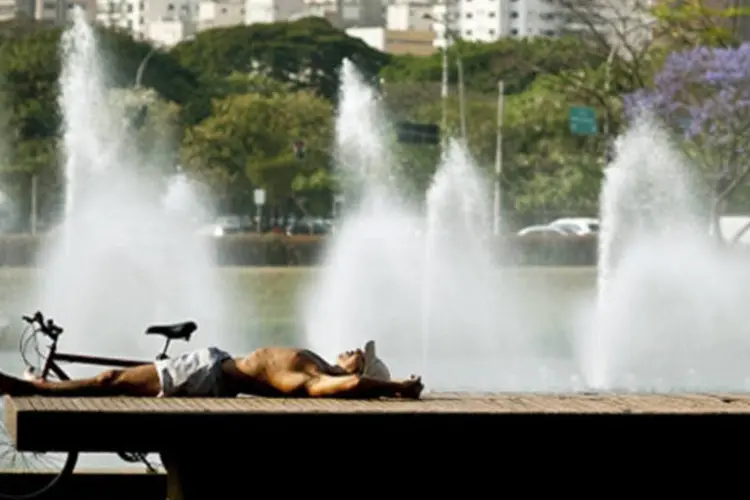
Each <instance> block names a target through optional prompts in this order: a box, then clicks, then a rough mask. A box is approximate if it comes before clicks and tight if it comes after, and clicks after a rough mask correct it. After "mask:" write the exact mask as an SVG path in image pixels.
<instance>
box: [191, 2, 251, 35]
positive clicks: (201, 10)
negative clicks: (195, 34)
mask: <svg viewBox="0 0 750 500" xmlns="http://www.w3.org/2000/svg"><path fill="white" fill-rule="evenodd" d="M244 23H245V0H216V1H203V2H201V3H200V4H198V21H197V23H196V28H197V30H198V31H203V30H207V29H212V28H223V27H226V26H236V25H238V24H244Z"/></svg>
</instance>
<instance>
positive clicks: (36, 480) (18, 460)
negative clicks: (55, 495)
mask: <svg viewBox="0 0 750 500" xmlns="http://www.w3.org/2000/svg"><path fill="white" fill-rule="evenodd" d="M4 412H5V408H4V405H3V403H2V402H1V401H0V415H3V414H4ZM4 420H5V419H4V418H0V499H2V500H6V499H7V500H26V499H31V498H36V497H38V496H40V495H42V494H44V493H46V492H47V491H49V490H50V489H51V488H53V487H54V486H55V485H56V484H58V482H59V481H60V480H61V479H62V478H64V477H66V476H68V475H70V474H71V473H72V472H73V470H74V469H75V467H76V463H77V462H78V452H68V453H65V452H63V453H34V452H20V451H18V450H16V449H15V447H14V446H13V442H12V441H11V437H10V434H9V433H8V430H7V429H6V427H5V423H4ZM3 476H5V477H3Z"/></svg>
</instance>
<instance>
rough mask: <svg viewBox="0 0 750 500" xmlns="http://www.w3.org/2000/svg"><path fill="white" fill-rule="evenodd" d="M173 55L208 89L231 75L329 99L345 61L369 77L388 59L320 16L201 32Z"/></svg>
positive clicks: (178, 46)
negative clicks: (269, 80)
mask: <svg viewBox="0 0 750 500" xmlns="http://www.w3.org/2000/svg"><path fill="white" fill-rule="evenodd" d="M172 54H173V55H174V56H176V57H177V58H178V59H179V61H180V62H181V63H182V64H183V65H184V66H185V67H186V68H189V69H190V70H191V71H193V72H195V73H196V74H198V75H200V77H201V79H202V80H203V82H204V83H205V84H206V85H211V84H214V83H215V82H217V81H219V80H222V79H224V78H225V77H227V76H229V75H231V74H232V73H235V72H239V73H243V74H261V75H264V76H268V77H271V78H273V79H275V80H278V81H280V82H288V83H290V84H292V85H293V86H294V88H295V89H310V90H313V91H314V92H315V93H316V94H318V95H320V96H324V97H326V98H328V99H332V100H334V99H335V98H336V96H337V92H338V86H339V78H338V69H339V67H340V65H341V62H342V60H343V59H345V58H346V59H350V60H351V61H352V62H353V63H355V64H356V65H357V67H358V69H360V71H362V72H363V73H364V74H365V75H368V76H371V77H374V76H375V75H377V73H378V71H379V70H380V68H381V67H382V66H383V65H385V64H386V63H387V62H388V60H389V56H388V55H387V54H385V53H382V52H379V51H377V50H375V49H373V48H371V47H369V46H368V45H367V44H366V43H364V42H363V41H362V40H360V39H358V38H353V37H350V36H348V35H347V34H346V32H344V31H341V30H338V29H336V28H334V27H333V26H332V25H331V24H330V23H329V22H328V21H327V20H325V19H322V18H318V17H310V18H305V19H300V20H297V21H293V22H278V23H269V24H265V23H259V24H252V25H249V26H232V27H228V28H216V29H211V30H207V31H203V32H201V33H199V34H198V35H197V36H196V37H195V39H193V40H189V41H185V42H182V43H180V44H178V45H177V46H175V48H174V49H173V50H172Z"/></svg>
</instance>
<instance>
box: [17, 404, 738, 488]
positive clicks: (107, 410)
mask: <svg viewBox="0 0 750 500" xmlns="http://www.w3.org/2000/svg"><path fill="white" fill-rule="evenodd" d="M5 407H6V415H5V418H6V426H7V428H8V430H9V432H10V433H11V437H12V438H13V440H14V444H15V446H16V448H17V449H18V450H21V451H71V450H77V451H80V452H116V451H131V452H136V451H139V452H157V453H160V454H161V455H162V459H163V463H164V465H165V467H166V469H167V492H168V493H167V495H168V498H169V499H170V500H191V499H194V498H201V499H205V498H209V499H211V498H216V499H217V500H219V499H220V498H221V496H222V495H227V496H236V495H237V492H238V491H243V490H242V488H243V487H244V488H246V487H247V486H248V484H254V483H255V482H257V481H258V480H262V479H264V478H269V477H271V474H272V473H278V472H279V471H281V472H283V473H285V474H291V475H292V476H293V478H295V480H297V481H299V480H300V478H301V477H302V476H303V475H309V476H312V477H317V481H318V483H319V484H326V483H325V481H327V480H334V479H335V476H336V475H341V474H344V471H349V472H351V473H353V474H357V473H358V474H359V476H360V477H361V475H362V471H363V470H365V469H367V468H368V467H376V468H377V467H380V468H381V469H382V468H383V463H384V462H383V460H385V461H386V463H387V464H389V465H388V467H387V468H390V469H391V470H392V468H393V467H394V466H398V465H399V464H408V463H409V462H412V461H420V462H422V463H423V465H424V467H426V468H428V469H431V470H433V471H437V470H440V469H441V468H443V469H444V468H445V467H450V468H451V471H452V474H453V475H454V476H455V475H457V474H458V475H460V474H461V473H462V472H461V471H464V472H466V473H469V472H468V471H469V470H470V471H471V474H474V475H478V474H480V470H482V469H481V468H483V467H489V465H488V463H487V461H486V457H485V455H486V454H487V450H488V449H490V450H496V451H500V450H502V451H503V453H504V454H508V453H511V452H512V453H519V452H520V453H533V454H534V455H536V454H537V453H538V452H539V450H538V449H531V448H530V446H529V443H530V441H529V440H528V439H526V437H529V436H531V437H533V441H534V443H537V444H535V445H534V446H535V447H537V448H538V447H539V446H541V445H542V444H544V445H547V446H554V447H559V446H583V445H589V446H595V447H604V446H605V443H602V440H601V438H600V437H601V436H602V435H603V434H602V433H610V434H608V435H607V436H608V439H607V442H606V447H608V448H607V449H609V450H611V448H612V446H616V441H617V440H618V436H621V437H619V439H620V440H621V441H625V440H627V441H628V443H629V444H631V445H632V440H633V439H636V440H637V439H639V437H638V436H639V433H631V432H622V431H623V430H624V426H625V425H627V424H628V423H631V424H632V423H635V425H637V426H638V427H639V429H638V430H639V431H643V430H644V427H647V426H651V427H654V426H658V429H649V431H650V433H651V434H653V431H656V432H659V433H661V434H660V436H661V438H662V439H664V438H667V437H668V436H669V434H670V432H671V433H672V434H674V435H675V436H676V435H677V434H678V433H679V434H680V435H684V434H683V433H684V431H685V429H684V427H683V426H678V429H679V430H677V429H675V422H676V420H675V418H677V417H680V418H684V417H685V416H689V415H692V416H702V417H705V418H702V419H698V420H696V419H692V420H690V422H691V425H692V426H693V427H692V428H691V430H690V432H692V433H695V432H696V431H697V430H699V429H698V428H697V427H696V425H698V426H701V425H703V424H707V425H705V426H703V428H704V429H710V432H711V433H712V434H711V436H712V439H715V438H716V437H717V432H719V433H721V434H724V433H726V434H727V435H728V436H731V433H732V432H736V431H737V429H738V428H740V427H737V426H734V425H727V424H731V423H732V422H736V423H738V425H741V426H742V428H745V427H746V426H747V423H748V419H747V418H746V417H747V416H750V395H723V394H679V395H659V394H645V395H619V396H618V395H597V394H572V395H549V394H547V395H545V394H474V395H472V394H457V393H441V394H429V395H427V396H426V397H425V398H424V399H423V400H420V401H400V400H378V401H347V400H333V399H328V400H323V399H317V400H312V399H265V398H253V397H240V398H234V399H180V398H174V399H172V398H43V397H29V398H9V397H6V406H5ZM638 416H643V417H647V418H646V419H639V418H637V417H638ZM654 417H662V418H654ZM708 417H711V419H709V418H708ZM736 417H741V418H740V419H739V420H738V419H737V418H736ZM716 418H721V419H723V420H722V422H720V423H717V422H716V420H715V419H716ZM730 418H731V420H729V419H730ZM582 424H583V425H582ZM613 431H617V432H613ZM524 436H526V437H524ZM587 436H588V437H587ZM529 439H530V438H529ZM641 439H645V438H641ZM587 440H588V441H587ZM378 450H381V451H380V452H378ZM478 452H481V453H478ZM376 455H377V456H376ZM592 456H593V455H592ZM384 457H385V458H384ZM601 458H603V456H602V455H597V456H596V459H597V460H599V459H601ZM332 467H334V470H333V471H332V469H331V468H332ZM274 477H275V476H274ZM485 477H486V478H491V477H492V474H490V475H489V476H485ZM318 483H316V484H318ZM433 486H434V485H433ZM438 488H439V486H438ZM436 491H438V492H439V491H440V490H439V489H438V490H436ZM464 491H465V490H464Z"/></svg>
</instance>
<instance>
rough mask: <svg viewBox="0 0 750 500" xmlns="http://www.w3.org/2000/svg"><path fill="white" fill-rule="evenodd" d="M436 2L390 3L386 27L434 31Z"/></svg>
mask: <svg viewBox="0 0 750 500" xmlns="http://www.w3.org/2000/svg"><path fill="white" fill-rule="evenodd" d="M434 6H435V4H434V2H428V1H422V2H408V3H407V2H403V3H394V4H391V5H388V6H387V7H386V11H385V27H386V28H387V29H389V30H394V31H432V24H433V21H432V19H431V16H432V11H433V9H434ZM433 38H434V37H433Z"/></svg>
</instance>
